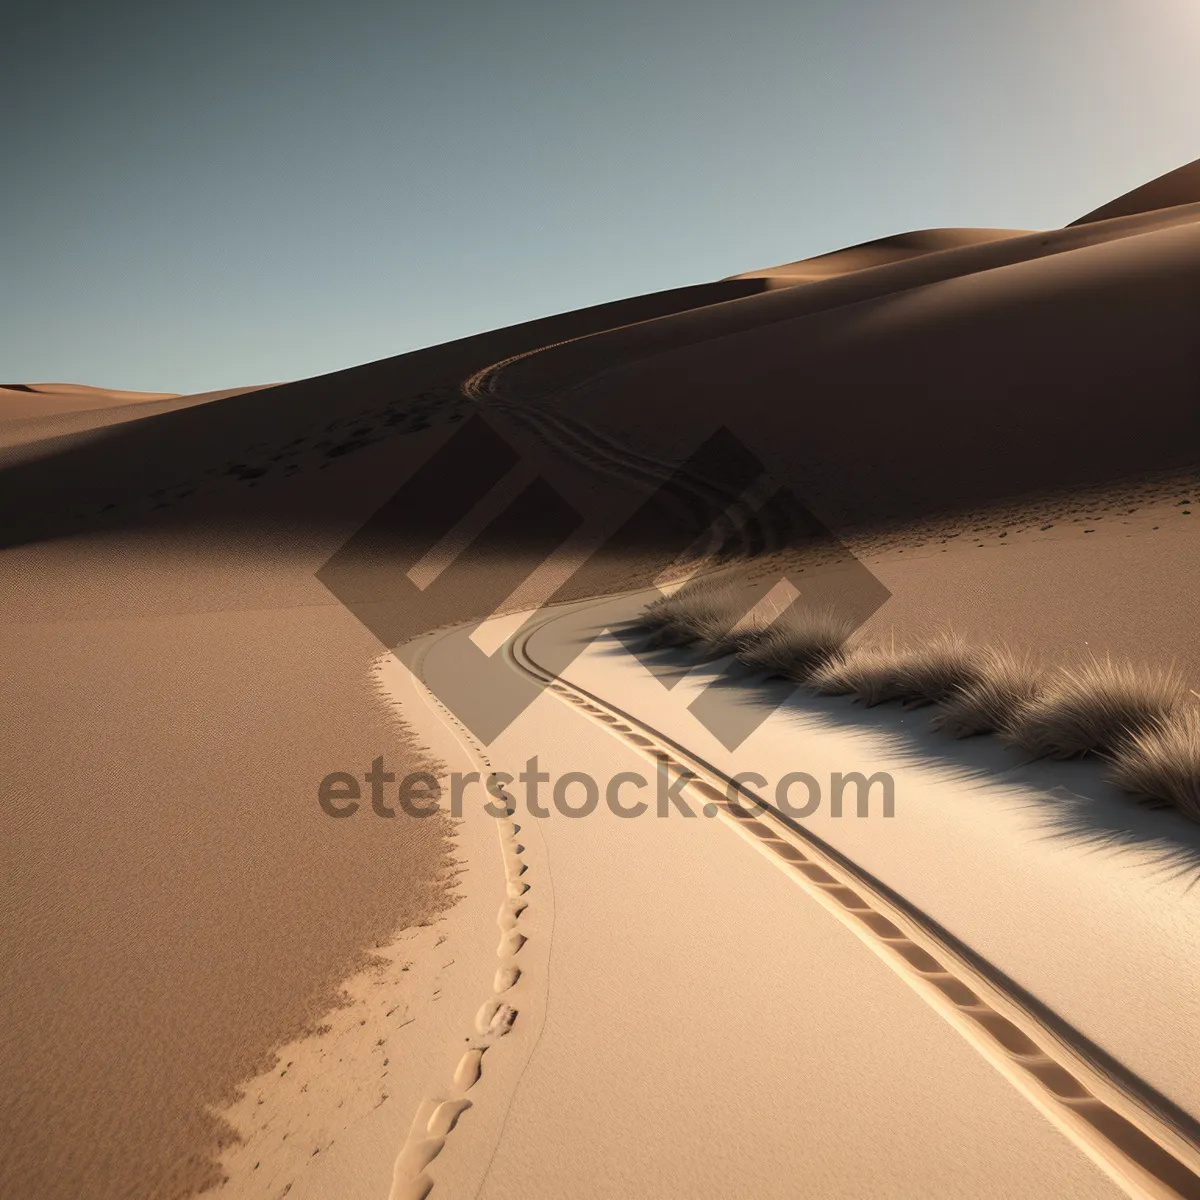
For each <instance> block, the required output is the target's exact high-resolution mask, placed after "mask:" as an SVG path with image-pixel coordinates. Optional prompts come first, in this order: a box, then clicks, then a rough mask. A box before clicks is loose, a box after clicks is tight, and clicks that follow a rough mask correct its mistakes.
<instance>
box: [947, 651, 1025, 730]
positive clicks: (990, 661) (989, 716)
mask: <svg viewBox="0 0 1200 1200" xmlns="http://www.w3.org/2000/svg"><path fill="white" fill-rule="evenodd" d="M980 670H981V673H980V677H979V678H978V679H977V680H975V681H974V682H973V683H968V684H966V685H965V686H964V687H961V688H957V689H956V690H954V691H952V692H951V693H950V694H949V695H948V696H946V697H944V698H943V699H942V700H941V701H940V705H939V711H938V713H937V714H936V715H935V716H934V718H933V720H932V721H931V722H930V725H931V727H932V728H933V729H936V730H939V731H941V732H942V733H948V734H949V735H950V736H951V737H956V738H965V737H973V736H974V735H976V734H980V733H1000V732H1002V731H1003V730H1006V729H1008V728H1009V727H1010V726H1011V725H1012V723H1013V722H1014V721H1015V720H1016V718H1017V716H1018V714H1019V713H1021V712H1022V711H1023V710H1024V708H1025V707H1026V705H1028V704H1029V703H1031V702H1032V701H1033V700H1035V699H1036V698H1037V697H1038V696H1039V695H1040V694H1041V688H1042V685H1041V679H1040V673H1039V671H1038V669H1037V667H1036V666H1035V665H1034V664H1033V663H1032V662H1030V660H1029V658H1028V656H1026V657H1023V658H1018V657H1017V656H1016V655H1015V654H1013V653H1012V651H1010V650H1002V649H987V650H984V651H983V652H982V657H981V661H980Z"/></svg>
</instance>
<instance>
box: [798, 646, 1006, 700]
mask: <svg viewBox="0 0 1200 1200" xmlns="http://www.w3.org/2000/svg"><path fill="white" fill-rule="evenodd" d="M982 674H983V666H982V655H981V652H980V651H979V650H976V649H975V648H974V647H972V646H969V645H967V643H966V642H964V641H963V640H962V639H961V638H958V637H955V636H954V635H953V634H943V635H941V636H939V637H936V638H934V639H932V640H931V641H930V642H928V643H927V644H925V645H923V646H908V647H901V648H897V647H894V646H879V645H863V646H857V647H855V648H854V649H853V650H851V651H850V653H848V654H847V655H846V656H845V657H844V658H842V659H841V660H832V661H830V662H828V663H826V664H825V665H824V666H823V667H821V668H820V669H819V670H818V671H816V672H815V673H814V675H813V677H812V679H811V681H810V682H811V685H812V687H813V690H814V691H816V692H817V693H819V694H821V695H835V696H837V695H851V694H857V695H859V696H861V697H862V700H863V703H864V704H866V705H867V707H871V706H873V705H876V704H883V703H885V702H886V701H889V700H900V701H903V702H904V703H906V704H910V705H914V706H915V705H920V704H933V703H936V702H937V701H939V700H944V699H945V698H946V697H947V696H949V695H951V694H952V693H953V692H955V691H956V690H958V689H961V688H964V687H967V686H969V685H971V684H974V683H977V682H978V681H979V679H980V678H981V677H982Z"/></svg>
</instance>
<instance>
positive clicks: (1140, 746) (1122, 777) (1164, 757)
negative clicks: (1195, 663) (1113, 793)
mask: <svg viewBox="0 0 1200 1200" xmlns="http://www.w3.org/2000/svg"><path fill="white" fill-rule="evenodd" d="M1109 778H1110V779H1111V780H1112V782H1113V783H1115V784H1116V785H1117V786H1118V787H1119V788H1123V789H1124V790H1125V791H1127V792H1131V793H1132V794H1133V795H1135V796H1137V797H1138V799H1140V800H1143V801H1145V802H1147V803H1150V804H1153V805H1155V806H1159V807H1165V806H1169V807H1172V808H1177V809H1178V810H1179V811H1180V812H1181V813H1184V814H1185V815H1186V816H1189V817H1191V818H1192V819H1193V820H1194V821H1200V709H1197V708H1195V707H1188V708H1183V709H1179V710H1178V711H1176V712H1173V713H1172V714H1171V715H1170V716H1168V717H1165V718H1163V719H1162V720H1159V721H1156V722H1155V723H1154V724H1153V725H1151V726H1149V727H1148V728H1146V729H1144V730H1142V732H1140V733H1135V734H1133V735H1132V736H1131V737H1130V738H1129V739H1128V740H1127V741H1126V742H1125V743H1124V744H1123V745H1121V746H1120V747H1118V749H1117V751H1116V752H1115V754H1114V755H1113V762H1112V767H1111V769H1110V771H1109Z"/></svg>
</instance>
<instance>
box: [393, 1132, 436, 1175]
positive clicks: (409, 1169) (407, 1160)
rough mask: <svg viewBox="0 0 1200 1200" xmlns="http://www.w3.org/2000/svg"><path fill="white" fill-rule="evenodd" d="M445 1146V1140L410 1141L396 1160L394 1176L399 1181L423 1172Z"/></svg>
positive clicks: (424, 1139)
mask: <svg viewBox="0 0 1200 1200" xmlns="http://www.w3.org/2000/svg"><path fill="white" fill-rule="evenodd" d="M445 1144H446V1139H445V1138H440V1137H427V1138H420V1139H418V1140H417V1141H410V1142H409V1143H408V1144H407V1145H406V1146H405V1147H404V1149H403V1150H401V1151H400V1157H399V1158H398V1159H396V1176H397V1178H401V1179H413V1178H414V1177H415V1176H417V1175H419V1174H420V1173H421V1172H422V1171H424V1170H425V1168H426V1167H427V1166H429V1164H430V1163H431V1162H433V1160H434V1159H435V1158H437V1156H438V1155H439V1154H441V1152H442V1147H443V1146H444V1145H445Z"/></svg>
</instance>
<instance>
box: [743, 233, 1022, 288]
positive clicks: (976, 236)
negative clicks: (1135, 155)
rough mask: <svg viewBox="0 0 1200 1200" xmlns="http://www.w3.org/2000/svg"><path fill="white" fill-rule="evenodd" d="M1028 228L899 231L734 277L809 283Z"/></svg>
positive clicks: (781, 283)
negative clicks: (842, 248) (889, 235)
mask: <svg viewBox="0 0 1200 1200" xmlns="http://www.w3.org/2000/svg"><path fill="white" fill-rule="evenodd" d="M1028 232H1029V230H1027V229H919V230H916V231H914V232H913V233H898V234H896V235H894V236H893V237H886V238H877V239H876V240H875V241H873V242H862V243H860V244H859V245H857V246H848V247H847V248H846V249H845V250H834V251H833V252H832V253H830V254H818V255H817V256H816V257H815V258H804V259H801V260H800V261H799V262H792V263H781V264H780V265H779V266H777V267H764V268H763V269H762V270H760V271H746V272H744V273H743V274H741V275H735V276H733V278H734V279H766V280H769V281H770V283H771V286H772V287H786V286H791V285H793V284H799V283H809V282H811V281H813V280H816V279H832V278H834V277H835V276H837V275H848V274H850V273H851V272H853V271H861V270H863V269H864V268H865V267H880V266H883V265H884V264H885V263H896V262H904V261H905V260H906V259H909V258H919V257H921V256H922V255H926V254H936V253H938V252H939V251H942V250H961V249H962V248H963V247H964V246H977V245H979V244H980V243H982V242H995V241H999V240H1001V239H1002V238H1010V237H1019V236H1020V235H1021V234H1023V233H1028Z"/></svg>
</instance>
